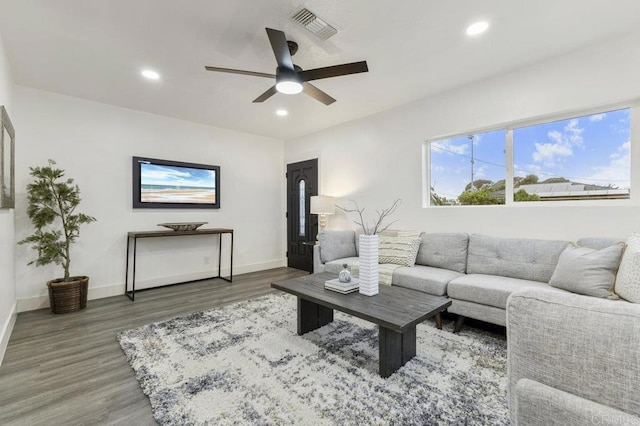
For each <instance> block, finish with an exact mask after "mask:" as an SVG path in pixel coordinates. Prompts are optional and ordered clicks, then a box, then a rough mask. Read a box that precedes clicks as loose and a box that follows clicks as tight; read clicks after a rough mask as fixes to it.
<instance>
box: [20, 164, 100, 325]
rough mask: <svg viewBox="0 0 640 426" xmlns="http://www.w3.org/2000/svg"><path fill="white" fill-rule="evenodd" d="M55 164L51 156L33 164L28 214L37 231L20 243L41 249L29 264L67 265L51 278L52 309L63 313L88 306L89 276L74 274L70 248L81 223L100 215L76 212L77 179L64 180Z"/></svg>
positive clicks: (28, 187) (53, 311) (78, 202)
mask: <svg viewBox="0 0 640 426" xmlns="http://www.w3.org/2000/svg"><path fill="white" fill-rule="evenodd" d="M55 164H56V163H55V161H53V160H49V165H48V166H44V167H30V168H29V170H30V173H29V174H30V175H31V177H33V178H34V181H33V182H31V183H29V184H28V185H27V196H28V206H27V215H28V216H29V219H31V222H32V223H33V226H34V227H35V228H36V232H35V233H33V234H32V235H30V236H29V237H27V238H25V239H24V240H22V241H19V242H18V244H31V245H32V247H33V248H34V250H36V251H37V252H38V258H37V259H36V260H33V261H31V262H29V265H31V264H34V263H35V265H36V266H44V265H48V264H51V263H55V264H56V265H61V266H62V267H63V268H64V277H62V278H56V279H54V280H51V281H48V282H47V287H48V288H49V301H50V303H51V313H54V314H63V313H67V312H73V311H77V310H79V309H84V308H85V307H86V306H87V290H88V286H89V277H86V276H71V275H70V273H69V266H70V264H71V250H70V249H71V245H72V244H73V243H74V242H75V241H76V240H77V238H78V236H79V235H80V225H83V224H85V223H91V222H94V221H95V220H96V219H95V218H94V217H92V216H88V215H86V214H83V213H77V212H76V208H77V207H78V205H79V204H80V189H79V188H78V185H75V184H74V183H73V179H66V180H64V179H63V178H64V170H61V169H57V168H55V167H54V166H55Z"/></svg>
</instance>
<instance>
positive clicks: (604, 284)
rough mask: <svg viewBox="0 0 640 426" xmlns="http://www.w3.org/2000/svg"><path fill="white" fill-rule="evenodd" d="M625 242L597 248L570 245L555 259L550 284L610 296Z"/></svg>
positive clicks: (577, 291) (575, 290)
mask: <svg viewBox="0 0 640 426" xmlns="http://www.w3.org/2000/svg"><path fill="white" fill-rule="evenodd" d="M623 250H624V243H617V244H614V245H612V246H609V247H606V248H603V249H600V250H596V249H591V248H588V247H578V246H574V245H569V246H568V247H567V248H566V249H564V251H563V252H562V254H561V255H560V259H559V260H558V266H557V267H556V270H555V272H554V273H553V275H552V276H551V279H550V280H549V285H550V286H552V287H556V288H561V289H563V290H567V291H570V292H572V293H578V294H584V295H587V296H593V297H611V296H613V284H614V283H615V280H616V272H618V267H619V266H620V258H621V257H622V251H623Z"/></svg>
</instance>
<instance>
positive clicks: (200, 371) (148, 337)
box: [118, 294, 509, 425]
mask: <svg viewBox="0 0 640 426" xmlns="http://www.w3.org/2000/svg"><path fill="white" fill-rule="evenodd" d="M451 327H452V325H451V324H447V325H446V326H445V329H444V330H438V329H436V328H435V326H434V325H433V323H432V321H427V322H425V323H422V324H419V325H418V327H417V355H416V357H415V358H413V359H412V360H411V361H409V362H408V363H407V364H406V365H405V366H404V367H402V368H400V369H399V370H398V371H397V372H396V373H394V374H393V375H392V376H391V377H389V378H387V379H383V378H381V377H380V376H379V375H378V373H377V370H378V330H377V326H375V325H373V324H371V323H368V322H366V321H363V320H360V319H357V318H354V317H351V316H349V315H346V314H342V313H340V312H336V314H335V320H334V322H333V323H331V324H328V325H326V326H324V327H322V328H320V329H318V330H315V331H313V332H310V333H307V334H305V335H304V336H298V335H296V299H295V297H292V296H289V295H286V294H278V295H271V296H266V297H262V298H259V299H254V300H250V301H247V302H243V303H238V304H234V305H230V306H226V307H223V308H219V309H213V310H210V311H206V312H199V313H194V314H191V315H187V316H183V317H179V318H175V319H172V320H169V321H164V322H159V323H155V324H150V325H147V326H144V327H140V328H137V329H134V330H128V331H124V332H121V333H120V334H119V335H118V340H119V342H120V345H121V347H122V349H123V351H124V353H125V354H126V357H127V359H128V361H129V363H130V364H131V366H132V368H133V369H134V371H135V374H136V377H137V379H138V381H139V383H140V386H141V387H142V390H143V391H144V393H145V394H146V395H147V396H148V397H149V400H150V401H151V406H152V410H153V415H154V417H155V419H156V420H157V421H158V422H159V423H160V424H189V425H206V424H212V425H224V424H252V425H253V424H258V425H260V424H264V425H266V424H269V425H271V424H273V425H278V424H296V425H298V424H300V425H307V424H308V425H323V424H327V425H329V424H332V425H363V424H366V425H387V424H389V425H421V424H423V425H436V424H438V425H440V424H442V425H449V424H455V425H500V424H505V425H506V424H509V421H508V410H507V398H506V341H505V339H504V337H503V336H498V335H494V334H491V333H488V332H482V331H478V330H474V329H472V328H468V327H467V328H465V329H464V330H463V332H462V333H460V334H453V333H452V332H451Z"/></svg>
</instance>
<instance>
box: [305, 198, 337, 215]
mask: <svg viewBox="0 0 640 426" xmlns="http://www.w3.org/2000/svg"><path fill="white" fill-rule="evenodd" d="M335 212H336V199H335V198H334V197H327V196H325V195H314V196H312V197H311V213H312V214H334V213H335Z"/></svg>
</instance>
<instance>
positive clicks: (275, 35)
mask: <svg viewBox="0 0 640 426" xmlns="http://www.w3.org/2000/svg"><path fill="white" fill-rule="evenodd" d="M265 29H266V30H267V35H268V36H269V42H270V43H271V48H272V49H273V54H274V55H276V61H277V62H278V66H279V67H283V68H288V69H290V70H292V69H294V68H293V61H292V60H291V54H290V53H289V45H288V44H287V38H286V37H285V35H284V33H283V32H282V31H279V30H273V29H271V28H265Z"/></svg>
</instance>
